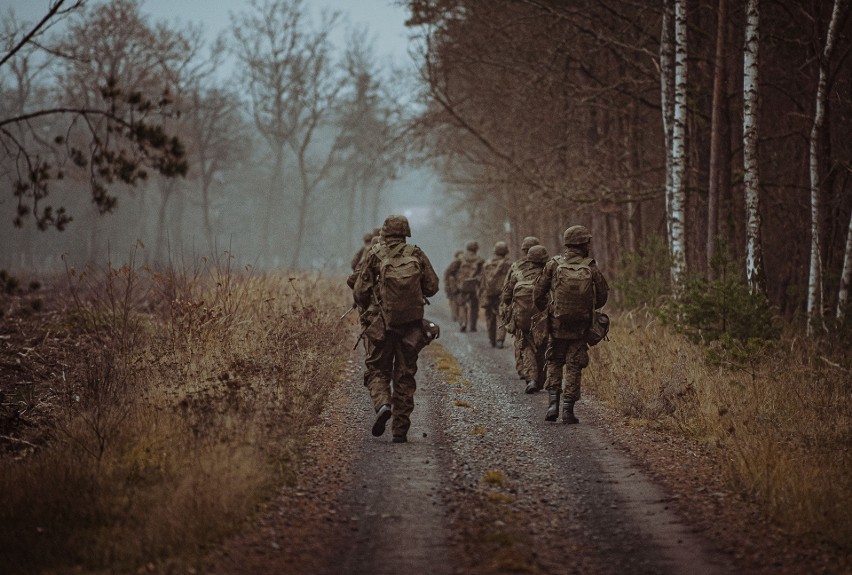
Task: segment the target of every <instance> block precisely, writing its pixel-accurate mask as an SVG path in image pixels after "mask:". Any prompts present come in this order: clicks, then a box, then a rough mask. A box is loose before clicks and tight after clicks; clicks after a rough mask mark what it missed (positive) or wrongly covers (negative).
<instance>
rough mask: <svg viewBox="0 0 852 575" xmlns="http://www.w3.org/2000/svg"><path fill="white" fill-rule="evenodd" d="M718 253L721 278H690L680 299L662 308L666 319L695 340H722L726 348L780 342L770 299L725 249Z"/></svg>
mask: <svg viewBox="0 0 852 575" xmlns="http://www.w3.org/2000/svg"><path fill="white" fill-rule="evenodd" d="M717 254H719V255H718V256H717V257H716V258H714V260H713V261H712V262H711V265H712V267H713V270H714V272H715V274H714V275H715V277H716V278H718V279H714V280H708V279H706V278H703V277H691V278H689V279H688V280H687V281H686V284H685V285H684V287H683V289H682V291H681V292H680V293H679V294H678V296H677V297H675V298H672V299H671V300H670V301H669V302H668V303H667V304H666V305H664V306H663V307H662V308H661V310H660V313H661V315H662V317H663V319H665V320H666V321H668V322H669V323H671V324H673V325H674V326H675V327H676V328H677V329H678V330H680V331H681V332H683V333H685V334H686V335H688V336H689V337H690V338H692V339H693V340H694V341H703V342H711V341H721V342H722V343H723V345H725V346H726V347H728V346H729V345H730V344H732V343H733V342H739V343H740V344H747V343H748V342H750V341H751V340H757V341H769V340H775V339H777V338H778V337H779V335H780V330H779V329H778V327H777V326H776V325H775V322H774V317H773V311H772V307H771V306H770V305H769V301H768V300H767V299H766V296H764V295H763V294H758V293H752V292H751V291H750V290H749V287H748V285H747V284H746V282H745V280H744V279H743V277H742V276H741V274H740V272H739V271H738V266H737V264H736V263H735V262H733V261H732V260H731V259H730V258H729V257H728V256H727V255H726V254H727V250H726V249H724V246H720V249H718V250H717ZM749 347H750V346H749Z"/></svg>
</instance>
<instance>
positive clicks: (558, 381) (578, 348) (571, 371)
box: [544, 337, 589, 402]
mask: <svg viewBox="0 0 852 575" xmlns="http://www.w3.org/2000/svg"><path fill="white" fill-rule="evenodd" d="M545 359H546V360H547V381H546V382H545V384H544V387H545V388H546V389H548V390H550V389H554V388H556V389H562V399H563V400H565V401H572V402H576V401H578V400H579V399H580V376H581V374H582V371H583V368H584V367H586V366H588V365H589V346H588V345H587V344H586V342H585V340H582V339H562V338H556V337H551V338H550V344H549V345H548V347H547V351H546V352H545ZM563 369H564V371H565V378H564V380H563V377H562V372H563Z"/></svg>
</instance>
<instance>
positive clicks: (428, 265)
mask: <svg viewBox="0 0 852 575" xmlns="http://www.w3.org/2000/svg"><path fill="white" fill-rule="evenodd" d="M417 252H418V254H417V257H419V258H420V263H421V264H422V266H423V275H422V276H421V278H420V291H422V292H423V295H424V296H425V297H432V296H433V295H435V294H436V293H438V287H439V281H438V274H436V273H435V270H434V268H432V262H430V261H429V258H428V257H426V254H425V253H423V250H421V249H420V248H417Z"/></svg>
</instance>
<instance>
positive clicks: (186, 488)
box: [0, 247, 352, 573]
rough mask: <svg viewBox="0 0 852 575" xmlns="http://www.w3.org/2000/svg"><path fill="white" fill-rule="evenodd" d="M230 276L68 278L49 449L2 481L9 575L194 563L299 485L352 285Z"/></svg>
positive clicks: (220, 264) (227, 267)
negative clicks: (283, 487) (282, 487)
mask: <svg viewBox="0 0 852 575" xmlns="http://www.w3.org/2000/svg"><path fill="white" fill-rule="evenodd" d="M139 249H141V247H140V248H139ZM231 262H232V258H231V257H230V255H229V254H225V255H224V256H222V257H220V258H212V259H204V258H202V259H201V260H199V261H198V262H196V263H195V264H193V266H192V268H191V269H180V270H175V269H161V270H154V269H149V268H146V267H145V266H139V265H137V264H136V263H135V252H134V253H133V254H131V257H130V258H129V263H128V264H126V265H122V266H119V267H113V266H112V265H107V266H105V267H103V268H100V269H94V268H90V269H86V270H82V271H76V270H72V269H70V268H69V271H68V277H69V291H68V298H69V301H70V303H69V311H68V313H67V316H66V327H67V329H68V332H69V338H68V342H69V346H68V347H69V349H68V350H67V358H66V359H65V361H66V363H67V365H68V368H67V370H65V371H63V373H62V374H57V377H56V381H55V382H54V383H53V385H54V386H55V387H56V389H57V392H58V393H57V397H59V398H60V400H59V401H58V404H57V415H56V417H55V418H54V428H55V429H54V434H53V440H52V441H51V442H50V444H49V445H47V446H46V447H44V448H42V449H40V450H39V451H38V452H37V453H36V454H35V455H34V456H32V457H30V458H28V459H23V460H21V461H17V462H11V463H10V464H8V465H7V464H4V465H3V466H2V470H0V492H2V493H3V494H4V505H3V507H2V508H0V572H4V573H6V572H9V573H17V572H38V571H41V570H44V569H55V570H60V571H61V570H63V569H70V568H73V567H74V566H76V565H80V566H84V567H86V568H92V569H98V568H107V569H110V570H112V571H117V572H121V571H135V570H136V569H137V568H138V567H139V566H141V565H147V564H149V563H154V564H158V563H160V562H162V561H167V560H168V561H172V562H178V563H179V562H180V561H191V560H192V556H193V554H194V553H197V552H198V550H200V549H201V548H202V547H203V546H204V545H205V544H206V543H209V542H210V541H212V540H215V539H216V538H218V537H221V536H223V535H224V534H226V533H229V532H231V531H233V530H234V529H235V528H236V527H237V526H238V525H239V524H240V522H241V521H243V520H244V519H245V518H246V517H247V516H249V515H250V514H251V512H252V510H253V509H254V508H255V506H256V505H257V503H258V502H259V501H260V500H261V499H262V498H263V497H265V496H266V495H268V494H269V493H270V490H271V488H272V486H274V485H277V484H280V483H281V482H282V481H286V480H288V478H290V477H292V476H293V474H294V471H295V465H296V464H297V463H298V461H299V458H300V457H301V456H302V449H303V441H302V440H303V437H304V430H305V428H306V427H308V426H310V425H312V424H313V423H314V422H315V421H316V420H317V417H316V416H317V414H318V413H319V410H320V409H321V407H322V403H323V396H324V394H325V392H326V391H327V390H328V389H329V387H330V386H331V385H333V384H334V383H335V381H336V379H337V378H338V376H339V369H340V368H341V367H342V366H343V364H344V361H345V359H346V358H347V357H348V344H349V342H350V341H351V337H352V332H351V329H350V328H349V327H346V326H342V325H341V323H340V322H338V321H337V317H338V315H339V309H338V308H339V307H340V303H341V302H345V301H346V293H345V285H343V284H342V282H337V281H331V280H328V279H326V278H323V277H321V276H316V275H306V274H296V275H291V276H281V275H276V274H258V273H255V272H254V271H253V270H252V269H250V268H244V269H239V270H237V269H234V268H233V267H232V265H231Z"/></svg>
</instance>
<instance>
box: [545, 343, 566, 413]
mask: <svg viewBox="0 0 852 575" xmlns="http://www.w3.org/2000/svg"><path fill="white" fill-rule="evenodd" d="M567 349H568V340H566V339H559V338H555V337H552V338H550V342H549V344H548V347H547V351H546V352H545V359H546V361H547V380H546V382H545V384H544V386H545V388H547V397H548V405H547V413H546V414H545V416H544V419H545V420H546V421H556V418H557V417H559V397H560V396H561V395H562V368H563V367H564V366H565V353H566V351H567Z"/></svg>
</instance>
